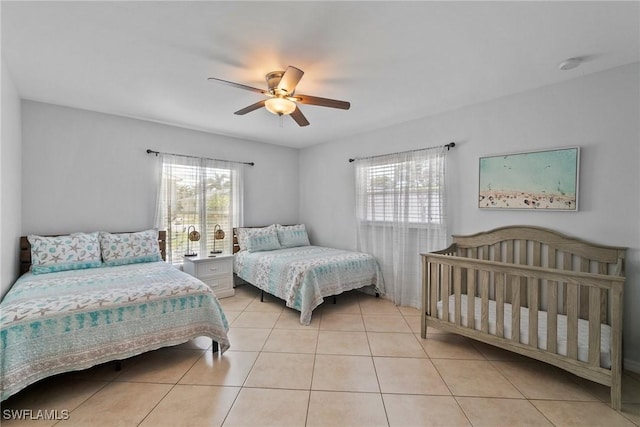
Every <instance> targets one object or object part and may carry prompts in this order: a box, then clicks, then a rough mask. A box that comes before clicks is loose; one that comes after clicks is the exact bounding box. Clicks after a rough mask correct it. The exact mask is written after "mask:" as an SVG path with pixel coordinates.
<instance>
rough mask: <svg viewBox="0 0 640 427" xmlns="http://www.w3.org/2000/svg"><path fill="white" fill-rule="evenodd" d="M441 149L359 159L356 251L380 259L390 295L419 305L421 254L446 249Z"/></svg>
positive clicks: (407, 303)
mask: <svg viewBox="0 0 640 427" xmlns="http://www.w3.org/2000/svg"><path fill="white" fill-rule="evenodd" d="M445 155H446V154H445V151H444V150H443V149H442V148H441V149H427V150H419V151H414V152H405V153H396V154H390V155H386V156H376V157H371V158H368V159H358V162H357V163H356V177H355V178H356V213H357V218H356V220H357V221H356V225H357V228H356V233H357V249H358V250H359V251H362V252H366V253H369V254H372V255H374V256H375V257H376V259H377V260H378V263H379V264H380V268H381V269H382V275H383V276H384V282H385V290H386V293H387V295H388V296H390V297H391V299H392V300H393V301H394V302H395V303H396V304H399V305H405V306H411V307H420V305H421V303H422V299H421V298H422V297H421V294H422V286H421V281H420V274H421V270H420V254H421V253H425V252H430V251H433V250H436V249H442V248H444V247H445V244H446V241H447V226H446V216H445V207H446V203H445V195H446V191H445V181H446V179H445Z"/></svg>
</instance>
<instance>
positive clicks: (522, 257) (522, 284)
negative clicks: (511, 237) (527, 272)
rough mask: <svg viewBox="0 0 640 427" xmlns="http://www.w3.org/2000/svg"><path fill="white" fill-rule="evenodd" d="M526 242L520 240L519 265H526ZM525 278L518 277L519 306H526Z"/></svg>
mask: <svg viewBox="0 0 640 427" xmlns="http://www.w3.org/2000/svg"><path fill="white" fill-rule="evenodd" d="M527 242H528V240H525V239H522V240H520V254H519V255H518V261H519V264H520V265H527V245H528V243H527ZM526 286H527V278H526V277H520V298H521V299H520V305H526V304H527V302H526V300H525V298H526V293H525V292H526V291H527V288H526Z"/></svg>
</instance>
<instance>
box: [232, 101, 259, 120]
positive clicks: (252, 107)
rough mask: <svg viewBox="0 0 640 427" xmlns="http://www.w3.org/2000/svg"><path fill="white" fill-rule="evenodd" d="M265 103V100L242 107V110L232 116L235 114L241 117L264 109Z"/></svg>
mask: <svg viewBox="0 0 640 427" xmlns="http://www.w3.org/2000/svg"><path fill="white" fill-rule="evenodd" d="M265 101H266V99H263V100H262V101H259V102H256V103H255V104H251V105H249V106H248V107H244V108H243V109H242V110H238V111H236V112H235V113H233V114H236V115H238V116H242V115H243V114H247V113H250V112H252V111H253V110H257V109H258V108H262V107H264V103H265Z"/></svg>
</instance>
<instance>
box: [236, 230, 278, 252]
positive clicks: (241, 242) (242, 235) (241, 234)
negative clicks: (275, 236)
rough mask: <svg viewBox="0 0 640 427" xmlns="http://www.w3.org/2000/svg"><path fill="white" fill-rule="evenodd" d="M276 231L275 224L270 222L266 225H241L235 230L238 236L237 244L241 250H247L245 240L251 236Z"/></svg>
mask: <svg viewBox="0 0 640 427" xmlns="http://www.w3.org/2000/svg"><path fill="white" fill-rule="evenodd" d="M275 232H276V225H275V224H272V225H270V226H268V227H241V228H238V229H237V230H236V236H237V238H238V246H239V247H240V250H241V251H246V250H247V240H248V239H249V237H253V236H264V235H268V234H272V233H275Z"/></svg>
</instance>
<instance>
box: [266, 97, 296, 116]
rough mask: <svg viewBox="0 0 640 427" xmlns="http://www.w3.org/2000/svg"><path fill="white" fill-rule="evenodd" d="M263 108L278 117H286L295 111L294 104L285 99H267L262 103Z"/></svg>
mask: <svg viewBox="0 0 640 427" xmlns="http://www.w3.org/2000/svg"><path fill="white" fill-rule="evenodd" d="M264 106H265V108H266V109H267V110H268V111H269V112H270V113H273V114H277V115H278V116H282V115H283V114H284V115H288V114H291V113H293V112H294V111H295V110H296V103H295V102H293V101H289V100H288V99H285V98H278V97H276V98H269V99H267V100H266V101H265V103H264Z"/></svg>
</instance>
